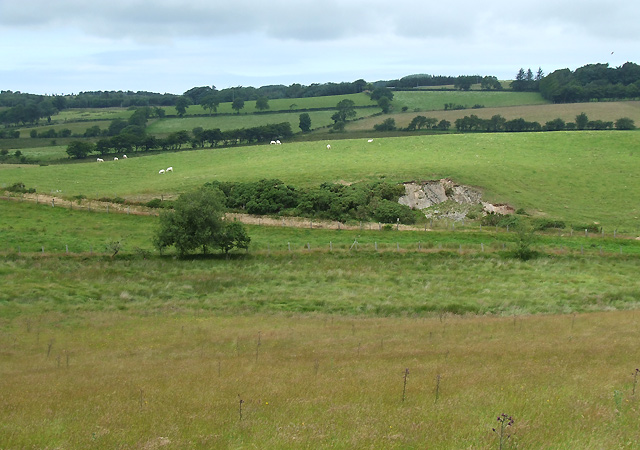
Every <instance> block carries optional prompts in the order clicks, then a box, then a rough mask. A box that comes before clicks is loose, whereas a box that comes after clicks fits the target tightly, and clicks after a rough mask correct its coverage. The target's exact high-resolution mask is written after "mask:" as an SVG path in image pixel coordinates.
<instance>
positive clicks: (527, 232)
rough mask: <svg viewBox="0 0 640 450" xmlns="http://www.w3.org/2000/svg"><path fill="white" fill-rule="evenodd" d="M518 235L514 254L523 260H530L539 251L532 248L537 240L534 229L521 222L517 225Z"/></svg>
mask: <svg viewBox="0 0 640 450" xmlns="http://www.w3.org/2000/svg"><path fill="white" fill-rule="evenodd" d="M517 233H518V237H517V239H516V249H515V250H514V253H513V254H514V256H515V257H516V258H518V259H520V260H522V261H528V260H530V259H532V258H534V257H535V256H536V255H537V252H536V251H535V250H533V249H532V248H531V246H532V245H533V242H534V241H535V234H534V230H533V228H532V227H531V226H529V225H524V224H522V223H521V224H519V225H518V227H517Z"/></svg>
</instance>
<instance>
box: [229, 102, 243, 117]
mask: <svg viewBox="0 0 640 450" xmlns="http://www.w3.org/2000/svg"><path fill="white" fill-rule="evenodd" d="M242 108H244V100H242V99H241V98H236V99H235V100H234V101H233V102H232V103H231V109H233V110H234V111H235V112H236V113H238V114H240V110H241V109H242Z"/></svg>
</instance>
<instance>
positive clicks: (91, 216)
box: [0, 201, 640, 317]
mask: <svg viewBox="0 0 640 450" xmlns="http://www.w3.org/2000/svg"><path fill="white" fill-rule="evenodd" d="M0 208H1V209H0V213H1V214H0V237H1V240H0V243H1V244H0V252H2V253H3V255H4V257H3V259H2V262H0V273H1V274H2V276H3V289H2V292H1V293H0V317H9V316H14V315H20V314H24V313H27V312H28V311H30V310H31V308H37V309H38V311H40V312H43V313H44V312H55V311H56V308H64V309H65V310H69V308H70V310H87V311H94V310H104V309H107V310H112V309H118V308H119V306H118V305H119V304H120V293H121V292H122V291H127V292H129V293H130V296H129V298H128V299H127V301H126V305H127V308H128V309H132V310H140V311H142V309H145V310H147V311H150V310H153V309H157V310H162V309H163V308H165V307H167V306H168V304H166V302H169V303H170V304H171V305H173V306H174V307H179V308H181V309H182V308H186V309H193V308H195V309H198V308H204V309H214V310H217V311H220V312H225V313H238V312H241V311H247V312H269V313H276V312H284V311H288V312H311V311H313V312H318V313H327V312H331V313H340V314H350V315H351V314H367V315H369V314H373V315H403V314H428V313H434V312H438V311H448V312H455V313H473V314H513V313H518V314H523V313H526V314H531V313H558V312H572V311H591V310H602V309H604V308H612V307H613V308H616V309H627V308H635V307H637V303H638V301H639V300H640V297H639V296H638V292H640V290H639V289H638V288H639V287H640V284H639V283H640V281H639V280H638V279H637V277H636V272H637V257H638V255H639V254H640V243H638V242H637V241H635V240H632V239H625V238H617V239H613V238H612V237H611V236H609V237H607V238H600V237H598V236H592V237H589V238H586V237H584V236H580V235H578V234H576V235H575V236H573V237H568V236H567V235H565V236H564V237H560V236H557V235H551V234H541V235H539V236H538V237H537V239H536V240H535V241H534V243H533V249H534V250H537V251H539V252H540V255H539V256H538V257H537V258H534V259H533V260H530V261H527V262H521V261H519V260H517V259H514V258H513V257H512V256H510V253H509V252H510V251H512V250H513V249H514V248H515V241H516V239H517V235H516V233H506V232H504V231H502V232H495V231H493V230H486V229H485V231H484V232H477V231H475V232H464V231H458V232H452V231H435V232H425V231H373V230H372V231H369V230H366V229H363V230H341V231H338V230H318V229H310V228H309V229H303V228H283V227H279V226H276V227H268V226H260V225H253V226H247V231H248V233H249V235H250V236H251V239H252V242H251V245H250V248H249V251H248V252H244V251H241V252H235V253H234V255H233V257H232V259H230V260H226V259H225V258H224V256H222V255H221V254H220V253H219V252H215V250H212V251H213V252H214V254H213V256H212V257H209V258H202V257H201V256H200V255H194V256H192V257H189V258H187V259H185V260H182V261H180V260H176V259H175V253H174V252H172V251H169V252H168V253H167V254H166V255H165V256H162V257H161V256H160V255H159V254H158V252H157V251H156V250H155V249H154V248H153V244H152V242H153V235H154V232H155V230H156V229H157V224H158V220H157V217H155V216H137V215H133V214H130V215H129V214H114V213H110V214H107V213H104V212H88V211H86V210H85V211H79V210H78V209H74V210H72V209H68V208H62V207H59V206H58V207H51V206H50V205H49V204H42V203H41V204H33V203H26V202H24V203H20V202H7V201H2V202H1V203H0ZM356 241H357V245H354V244H355V242H356ZM116 243H117V248H118V249H119V253H118V254H117V255H115V257H114V255H113V254H114V252H115V248H116V247H114V245H116ZM481 244H482V245H483V246H484V247H482V248H481ZM43 250H44V252H43ZM67 251H68V253H67ZM80 266H83V267H84V269H82V270H80V269H79V267H80ZM92 267H94V269H92ZM99 267H100V268H99ZM107 267H108V269H107ZM162 267H165V269H161V268H162ZM89 273H92V274H93V275H91V276H89V275H88V274H89ZM205 274H208V275H205ZM108 277H110V278H112V279H114V280H117V282H115V283H109V281H108ZM162 279H170V280H171V286H173V288H172V289H171V293H170V294H167V295H166V296H165V295H159V291H158V288H159V286H162ZM222 280H226V281H222ZM460 280H467V281H466V282H465V283H463V284H461V283H460ZM200 283H203V284H202V285H201V284H200ZM211 283H213V284H211ZM217 283H222V284H221V285H218V284H217ZM187 285H190V286H191V287H189V288H187ZM69 286H73V289H72V290H67V288H68V287H69ZM216 286H217V287H216ZM222 287H223V289H222ZM97 293H100V294H99V296H98V297H97V298H95V299H94V300H92V299H93V298H94V296H95V295H97ZM52 299H57V300H56V301H55V302H54V303H52V302H51V301H52Z"/></svg>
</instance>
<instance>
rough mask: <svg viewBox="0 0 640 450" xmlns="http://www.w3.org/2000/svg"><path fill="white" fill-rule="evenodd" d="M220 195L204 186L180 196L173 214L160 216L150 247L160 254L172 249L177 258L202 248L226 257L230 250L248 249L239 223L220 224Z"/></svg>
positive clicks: (247, 243)
mask: <svg viewBox="0 0 640 450" xmlns="http://www.w3.org/2000/svg"><path fill="white" fill-rule="evenodd" d="M224 213H225V207H224V194H223V193H222V191H221V190H220V189H218V188H214V187H209V186H205V187H203V188H200V189H198V190H197V191H194V192H190V193H186V194H182V195H180V197H178V199H177V200H176V202H175V205H174V210H173V211H169V212H164V213H162V214H161V215H160V228H159V229H158V231H157V233H156V236H155V238H154V245H155V246H156V248H158V249H159V250H160V251H162V250H163V249H164V248H166V247H170V246H172V245H173V246H175V248H176V250H177V251H178V253H179V254H180V256H184V255H186V254H187V253H189V252H191V251H193V250H196V249H197V248H202V253H203V254H206V253H207V250H208V248H209V247H219V248H220V249H221V250H223V251H224V252H225V254H228V253H229V251H230V250H232V249H233V248H234V247H237V248H245V249H246V248H248V247H249V243H250V242H251V238H249V236H248V235H247V234H246V232H245V231H244V227H243V226H242V224H241V223H240V222H225V221H224Z"/></svg>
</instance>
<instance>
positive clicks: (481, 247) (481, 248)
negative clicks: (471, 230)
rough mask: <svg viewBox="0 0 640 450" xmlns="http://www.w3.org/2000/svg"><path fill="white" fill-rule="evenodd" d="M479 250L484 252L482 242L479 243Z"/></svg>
mask: <svg viewBox="0 0 640 450" xmlns="http://www.w3.org/2000/svg"><path fill="white" fill-rule="evenodd" d="M480 250H481V251H482V253H484V244H483V243H482V242H481V243H480Z"/></svg>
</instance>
